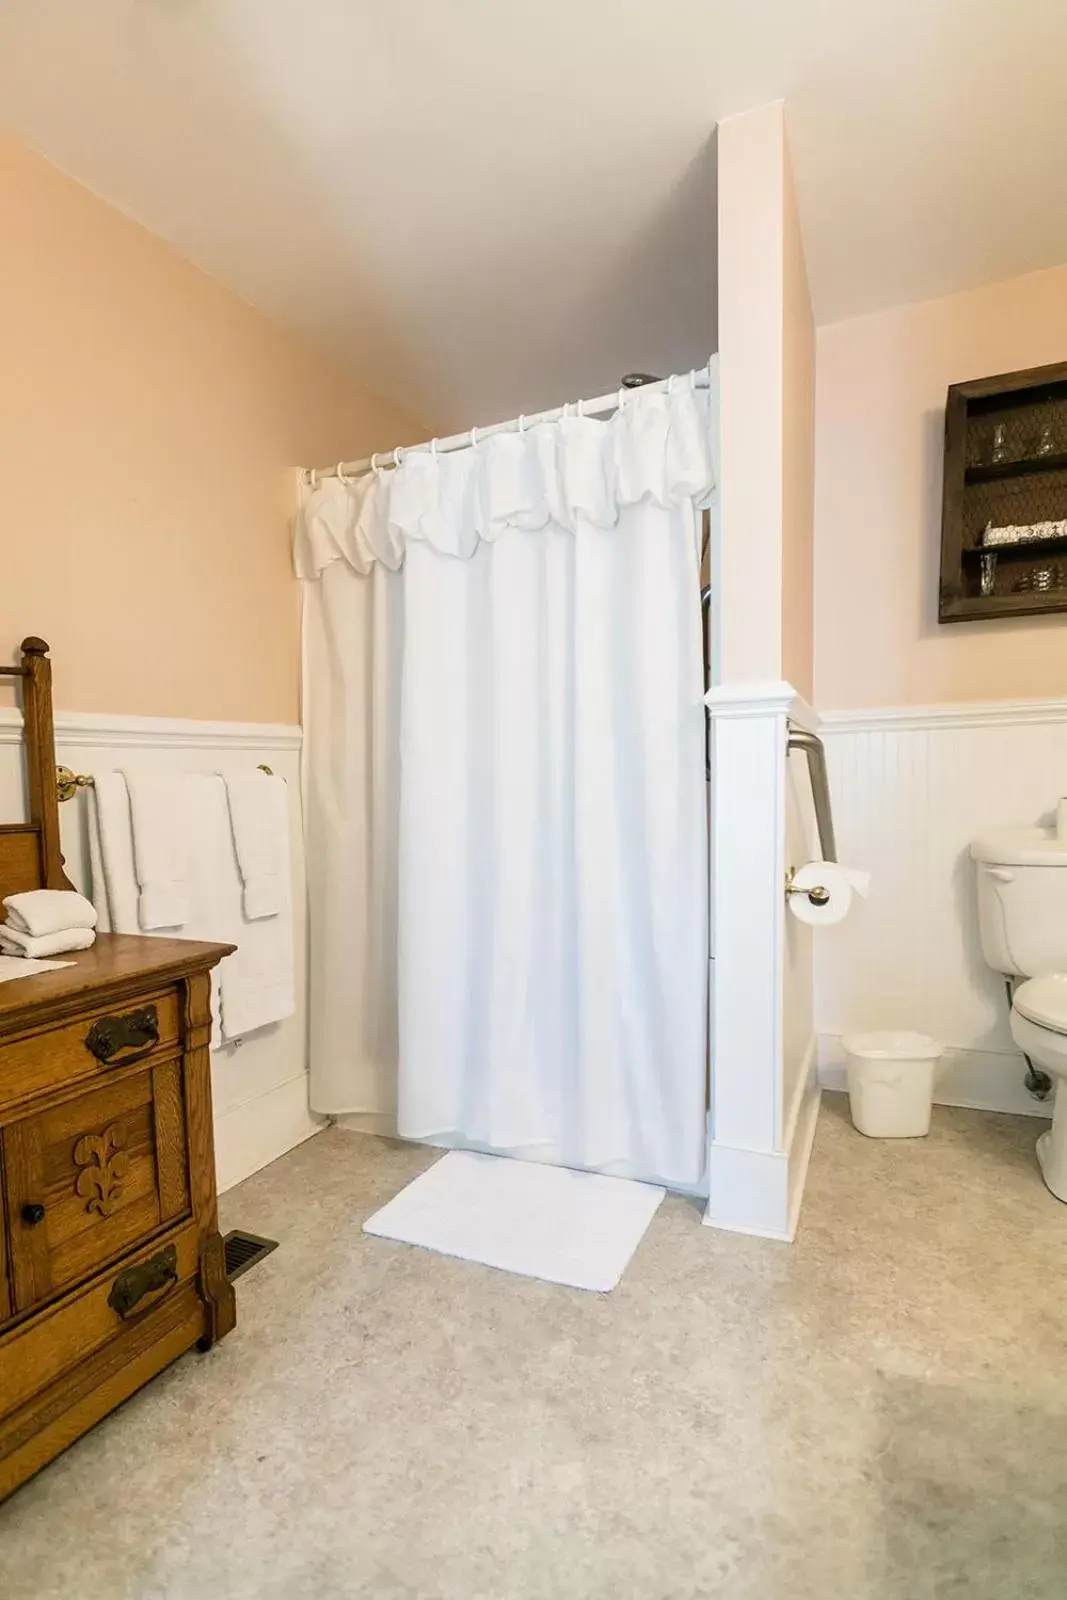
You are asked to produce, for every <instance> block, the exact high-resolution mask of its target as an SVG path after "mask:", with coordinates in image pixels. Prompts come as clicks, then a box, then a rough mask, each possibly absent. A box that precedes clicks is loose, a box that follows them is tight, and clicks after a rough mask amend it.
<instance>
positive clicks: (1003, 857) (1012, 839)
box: [971, 828, 1067, 867]
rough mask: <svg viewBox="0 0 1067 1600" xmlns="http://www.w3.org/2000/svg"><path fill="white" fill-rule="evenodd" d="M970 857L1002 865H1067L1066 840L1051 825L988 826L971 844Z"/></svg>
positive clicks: (992, 864)
mask: <svg viewBox="0 0 1067 1600" xmlns="http://www.w3.org/2000/svg"><path fill="white" fill-rule="evenodd" d="M971 859H972V860H973V861H985V862H988V863H989V864H990V865H991V866H1002V867H1067V839H1057V837H1056V834H1055V831H1054V830H1053V829H1052V828H990V829H989V831H988V832H987V833H980V834H979V835H978V838H977V839H975V840H974V842H973V844H972V845H971Z"/></svg>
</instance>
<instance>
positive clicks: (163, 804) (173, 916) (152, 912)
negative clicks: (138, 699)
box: [122, 767, 191, 932]
mask: <svg viewBox="0 0 1067 1600" xmlns="http://www.w3.org/2000/svg"><path fill="white" fill-rule="evenodd" d="M122 775H123V777H124V778H125V779H126V788H127V790H128V792H129V796H130V819H131V822H132V824H133V861H134V867H135V869H136V872H137V886H138V889H139V890H140V894H139V897H138V901H137V919H138V921H139V923H140V925H141V927H142V928H143V929H144V930H145V931H146V932H151V930H152V929H153V928H182V927H184V926H185V924H186V923H187V922H188V920H189V915H190V910H191V903H190V898H189V871H190V858H191V851H190V847H189V827H188V795H187V793H186V790H187V780H186V778H185V775H184V774H183V773H178V772H151V771H148V770H146V769H145V768H143V767H124V768H123V769H122Z"/></svg>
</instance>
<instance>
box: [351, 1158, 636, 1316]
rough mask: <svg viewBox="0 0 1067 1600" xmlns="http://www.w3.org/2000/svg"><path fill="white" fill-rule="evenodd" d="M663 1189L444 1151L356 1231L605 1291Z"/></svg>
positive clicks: (612, 1283) (633, 1246) (617, 1275)
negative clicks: (361, 1228)
mask: <svg viewBox="0 0 1067 1600" xmlns="http://www.w3.org/2000/svg"><path fill="white" fill-rule="evenodd" d="M665 1192H666V1191H665V1190H663V1189H657V1188H655V1187H654V1186H653V1185H652V1184H650V1183H634V1182H632V1181H631V1180H630V1179H629V1178H604V1177H601V1176H600V1175H599V1174H597V1173H591V1172H571V1171H569V1170H568V1169H567V1168H565V1167H549V1166H541V1165H540V1164H538V1163H536V1162H532V1161H510V1160H508V1159H507V1158H506V1157H501V1156H483V1155H476V1154H474V1152H473V1151H469V1150H452V1151H450V1152H449V1154H448V1155H447V1156H443V1157H442V1159H441V1160H440V1161H438V1162H436V1163H435V1165H434V1166H432V1167H430V1168H429V1169H428V1170H427V1171H426V1172H423V1173H421V1174H420V1175H419V1177H417V1178H416V1179H415V1181H414V1183H409V1184H408V1186H407V1188H406V1189H401V1191H400V1193H399V1194H398V1195H396V1196H395V1197H394V1198H393V1199H392V1200H390V1201H389V1204H388V1205H386V1206H383V1207H382V1209H381V1210H380V1211H376V1212H375V1213H374V1215H373V1217H369V1218H368V1219H367V1221H366V1222H365V1223H364V1224H363V1231H364V1233H373V1234H377V1235H378V1237H379V1238H382V1239H398V1240H400V1241H401V1242H402V1243H403V1244H418V1245H422V1246H423V1247H424V1248H425V1249H427V1250H437V1251H439V1252H440V1254H441V1255H445V1256H459V1258H460V1259H461V1260H463V1261H480V1262H482V1263H483V1264H484V1265H485V1266H487V1267H500V1268H501V1269H502V1270H503V1271H504V1272H518V1273H521V1274H522V1276H523V1277H525V1278H544V1279H546V1281H547V1282H549V1283H565V1284H568V1285H569V1286H570V1287H571V1288H574V1289H595V1290H599V1291H601V1292H604V1291H605V1290H608V1289H614V1287H615V1285H616V1284H617V1283H618V1281H619V1279H620V1278H621V1277H622V1274H623V1271H624V1270H625V1267H626V1263H627V1262H628V1261H629V1259H630V1257H631V1256H632V1255H633V1253H634V1251H635V1250H636V1249H637V1246H638V1245H639V1244H640V1242H641V1238H642V1235H643V1234H644V1232H645V1229H646V1228H647V1227H648V1225H649V1223H650V1222H651V1221H652V1218H653V1217H654V1216H655V1213H656V1208H657V1206H658V1205H659V1203H660V1201H661V1200H662V1199H663V1196H664V1193H665Z"/></svg>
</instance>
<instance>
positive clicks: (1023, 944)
mask: <svg viewBox="0 0 1067 1600" xmlns="http://www.w3.org/2000/svg"><path fill="white" fill-rule="evenodd" d="M971 858H972V860H973V861H974V864H975V872H976V878H977V884H976V886H977V890H978V930H979V934H980V937H981V941H982V954H983V955H984V956H985V959H986V961H987V963H988V964H989V966H991V967H992V968H993V970H994V972H1000V973H1002V974H1003V975H1004V977H1005V978H1006V979H1007V980H1008V986H1009V991H1010V990H1011V986H1012V985H1013V984H1017V985H1018V987H1017V988H1015V989H1014V992H1013V993H1012V1002H1011V1035H1012V1038H1013V1039H1014V1040H1015V1043H1016V1044H1017V1045H1018V1047H1019V1049H1020V1050H1022V1051H1023V1052H1024V1053H1025V1054H1026V1055H1027V1056H1029V1058H1030V1060H1031V1062H1032V1063H1033V1064H1034V1066H1035V1067H1040V1068H1041V1070H1042V1071H1043V1072H1047V1073H1048V1075H1049V1077H1050V1078H1052V1080H1053V1082H1054V1083H1055V1084H1056V1099H1055V1102H1054V1104H1053V1112H1052V1127H1051V1128H1050V1129H1049V1131H1048V1132H1047V1133H1043V1134H1042V1135H1041V1137H1040V1139H1039V1140H1038V1141H1037V1159H1038V1163H1039V1164H1040V1167H1041V1173H1042V1176H1043V1177H1044V1179H1045V1183H1046V1184H1047V1186H1048V1188H1049V1189H1050V1190H1051V1191H1052V1193H1053V1194H1054V1195H1055V1196H1056V1198H1057V1200H1063V1201H1064V1202H1065V1203H1067V1089H1064V1088H1063V1087H1062V1084H1061V1079H1064V1078H1067V837H1061V835H1060V832H1059V829H1058V828H1057V827H1045V828H1032V827H1018V828H994V829H992V830H990V831H989V832H988V833H985V834H983V835H982V836H981V837H980V838H978V839H975V841H974V843H973V844H972V845H971Z"/></svg>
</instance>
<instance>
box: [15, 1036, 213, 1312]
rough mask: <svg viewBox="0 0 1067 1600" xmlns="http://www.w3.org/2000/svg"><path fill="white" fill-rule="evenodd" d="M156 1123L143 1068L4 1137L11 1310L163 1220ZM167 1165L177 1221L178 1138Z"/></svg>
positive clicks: (82, 1272) (74, 1277)
mask: <svg viewBox="0 0 1067 1600" xmlns="http://www.w3.org/2000/svg"><path fill="white" fill-rule="evenodd" d="M156 1122H157V1119H156V1108H155V1104H154V1095H153V1074H152V1071H151V1069H150V1068H147V1067H146V1068H145V1069H144V1070H142V1071H139V1072H134V1073H130V1074H129V1075H127V1076H125V1077H123V1078H121V1079H119V1080H118V1081H114V1082H109V1083H107V1084H106V1085H104V1086H102V1087H100V1088H96V1089H93V1090H91V1091H89V1092H87V1093H85V1094H83V1095H80V1096H78V1097H77V1098H76V1099H71V1100H66V1101H63V1102H62V1103H61V1104H59V1105H54V1106H52V1107H50V1108H49V1109H47V1110H44V1111H41V1112H38V1113H37V1114H36V1115H35V1116H31V1117H26V1118H24V1119H22V1120H21V1121H19V1122H16V1123H13V1124H12V1125H11V1126H10V1127H8V1128H7V1129H6V1130H5V1132H4V1169H5V1174H6V1180H7V1191H8V1196H9V1204H8V1214H9V1230H8V1231H9V1246H10V1252H11V1266H12V1281H13V1285H14V1293H15V1305H16V1308H18V1309H22V1308H24V1307H26V1306H29V1305H33V1304H35V1303H36V1302H37V1301H39V1300H42V1299H44V1298H46V1297H47V1296H49V1295H51V1294H54V1293H55V1292H56V1291H57V1290H59V1289H61V1288H63V1287H64V1286H65V1285H67V1284H71V1283H75V1282H77V1281H79V1280H80V1279H82V1278H84V1277H86V1276H88V1274H89V1273H91V1272H93V1271H95V1270H96V1268H97V1267H99V1266H101V1265H103V1264H104V1263H105V1262H107V1261H109V1260H111V1259H112V1258H113V1257H116V1256H118V1255H120V1254H121V1253H122V1252H123V1251H124V1250H127V1249H129V1248H130V1246H131V1245H133V1244H135V1243H136V1242H137V1241H138V1240H140V1239H143V1238H145V1237H147V1236H148V1235H149V1234H151V1233H152V1232H153V1231H154V1230H155V1229H157V1228H158V1227H159V1226H160V1224H161V1222H162V1221H163V1220H165V1215H164V1210H163V1207H162V1205H161V1202H160V1172H159V1163H158V1160H157V1151H156ZM164 1160H165V1163H166V1177H165V1180H164V1187H165V1189H166V1192H167V1195H168V1212H167V1215H170V1216H173V1215H174V1214H175V1213H174V1211H173V1204H174V1199H173V1197H174V1194H175V1191H176V1188H179V1187H180V1186H181V1185H183V1184H184V1182H185V1179H184V1175H183V1173H182V1172H181V1170H180V1169H181V1166H182V1164H183V1162H184V1148H183V1145H182V1144H181V1141H180V1140H175V1139H173V1138H172V1139H170V1140H169V1141H168V1143H167V1147H166V1151H165V1153H164ZM175 1169H177V1171H176V1170H175Z"/></svg>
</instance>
